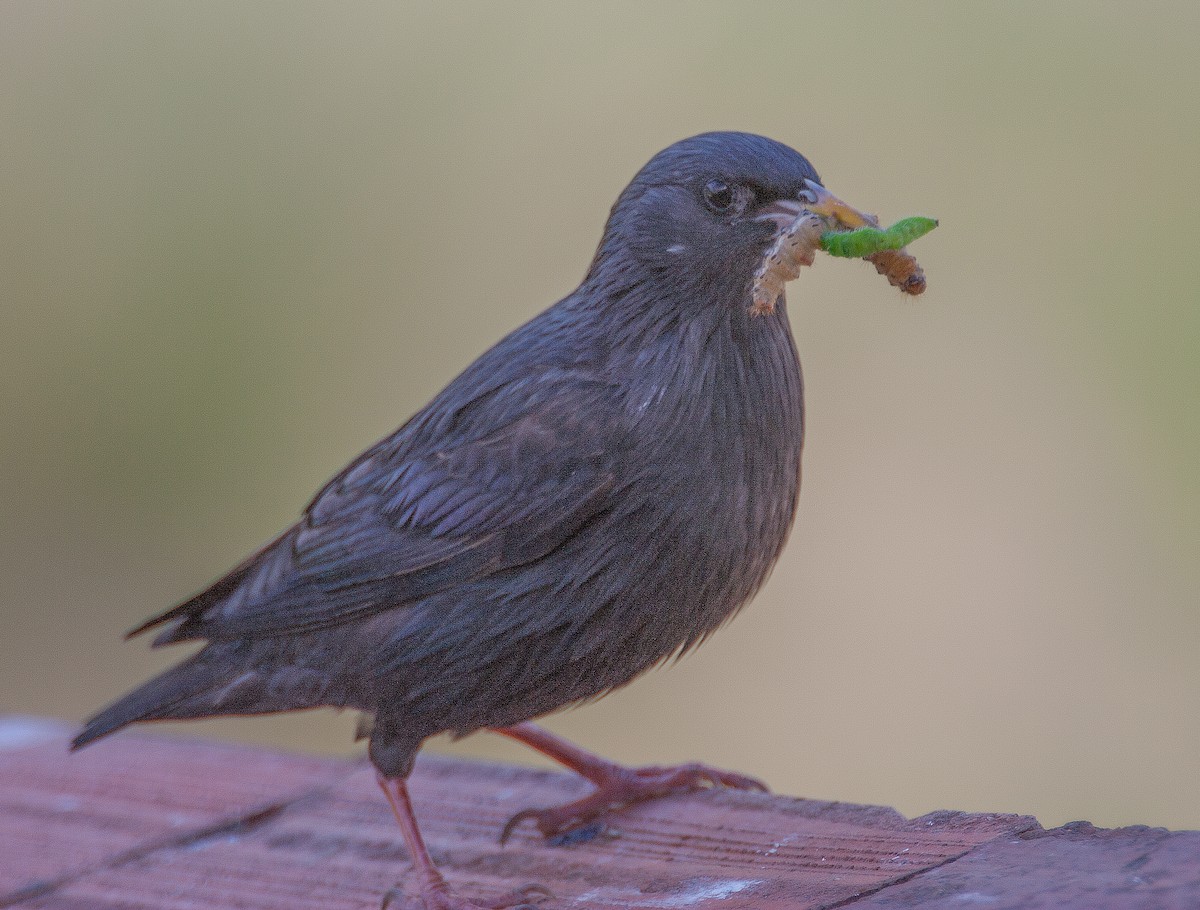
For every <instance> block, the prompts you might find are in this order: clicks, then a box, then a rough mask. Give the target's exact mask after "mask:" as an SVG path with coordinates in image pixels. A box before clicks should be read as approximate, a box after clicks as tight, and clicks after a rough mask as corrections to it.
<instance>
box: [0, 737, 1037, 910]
mask: <svg viewBox="0 0 1200 910" xmlns="http://www.w3.org/2000/svg"><path fill="white" fill-rule="evenodd" d="M65 739H66V737H65V735H63V733H61V732H60V733H59V734H58V735H54V736H49V737H47V738H44V739H42V740H39V741H37V742H34V743H29V744H26V745H25V746H24V747H23V748H20V749H15V750H9V751H7V752H4V753H0V807H3V810H2V811H0V814H2V815H3V816H5V818H6V822H5V824H4V825H3V826H0V856H2V857H3V859H2V860H0V870H2V871H0V881H2V882H4V883H5V885H4V890H5V891H6V892H7V895H8V897H7V898H0V906H20V907H22V908H45V910H67V908H83V907H87V908H94V910H109V908H111V910H116V908H121V910H132V908H147V910H149V908H164V910H191V908H201V907H203V908H206V910H207V908H226V907H227V908H261V910H274V908H280V907H288V908H289V910H305V908H314V910H316V908H318V907H319V908H323V910H339V908H346V910H350V908H375V907H378V903H379V898H380V896H381V895H382V894H383V892H384V891H386V890H387V889H388V888H389V887H390V886H391V885H392V884H393V883H394V882H395V881H396V880H397V879H399V878H402V877H403V875H404V873H405V872H406V871H407V869H408V860H407V857H406V855H405V853H404V849H403V846H402V844H401V842H400V839H399V836H398V832H397V830H396V827H395V825H394V823H393V821H392V819H391V817H390V814H389V811H388V809H387V807H386V804H385V803H384V801H383V799H382V796H381V795H380V793H379V792H378V789H377V787H376V785H375V782H374V779H373V774H372V773H371V771H370V769H369V768H366V767H364V766H362V765H352V764H350V763H345V762H338V761H333V760H323V759H313V758H310V757H304V756H293V755H282V754H280V753H276V752H270V751H266V750H258V749H249V748H245V747H239V746H229V745H215V744H211V743H199V742H195V741H185V740H171V739H168V738H164V737H156V736H148V735H146V734H139V733H126V734H122V735H121V736H118V737H116V738H114V739H113V740H111V741H109V742H107V743H103V744H101V745H98V746H96V747H95V748H94V749H92V750H88V751H85V752H83V753H81V754H80V755H78V756H72V757H68V756H67V755H66V752H65ZM334 784H336V786H334ZM411 789H412V793H413V797H414V802H415V805H416V809H417V813H418V815H419V817H420V820H421V824H422V827H423V829H424V831H425V834H426V836H427V838H428V840H429V845H430V849H431V851H432V853H433V855H434V858H435V860H436V861H437V862H438V863H439V864H440V865H441V867H442V869H443V871H444V872H445V873H446V874H447V877H448V878H449V879H450V880H451V881H452V883H454V884H455V885H457V886H458V887H460V888H461V889H462V890H463V891H464V892H465V893H467V894H469V895H476V896H485V895H489V894H497V893H502V892H506V891H509V890H511V889H512V888H514V887H517V886H520V885H523V884H526V883H528V882H531V881H536V882H540V883H541V884H544V885H546V886H547V887H548V888H549V889H550V890H551V891H552V892H553V893H554V895H555V897H554V899H553V901H551V902H548V903H547V904H546V905H544V906H547V907H560V906H561V907H567V906H570V907H575V908H580V910H631V908H648V910H650V908H666V910H670V908H688V907H706V906H720V907H722V908H726V910H747V908H756V910H770V908H776V907H787V908H816V907H826V906H829V905H831V904H836V903H841V902H845V901H848V900H851V899H853V898H854V897H856V896H859V895H864V894H869V893H871V892H873V891H877V890H878V889H880V888H883V887H885V886H887V885H889V884H891V883H895V882H899V881H903V880H904V879H906V878H908V877H911V876H913V875H914V874H916V873H919V872H921V871H923V870H928V869H932V868H935V867H937V866H939V865H941V864H943V863H945V862H947V861H948V860H951V859H954V858H956V857H960V856H963V855H965V854H966V853H968V852H969V851H971V850H972V849H973V848H975V847H977V846H978V845H981V844H987V843H989V842H992V841H995V840H996V839H997V838H1012V837H1013V836H1014V835H1017V834H1020V833H1022V832H1029V831H1034V830H1038V829H1037V824H1036V822H1035V821H1034V820H1033V819H1030V818H1028V817H1023V816H1013V815H966V814H963V813H953V812H947V813H937V814H934V815H930V816H925V817H923V818H920V819H915V820H912V821H908V820H905V819H904V818H902V817H901V816H900V815H898V814H897V813H896V812H894V811H892V810H890V809H882V808H877V807H863V806H851V805H844V804H837V803H822V802H816V801H811V800H798V799H790V798H783V797H772V796H768V795H765V794H755V793H735V792H730V791H707V792H703V793H696V794H688V795H680V796H675V797H671V798H667V799H663V800H660V801H657V802H654V803H650V804H646V805H643V806H638V807H634V808H633V809H631V810H629V811H626V812H624V813H620V814H618V815H616V816H614V817H613V818H612V819H611V820H610V821H609V822H608V824H607V825H606V826H601V827H598V828H596V829H593V830H592V831H591V832H590V835H591V836H590V838H586V837H584V838H576V839H575V840H574V841H573V842H572V843H570V844H568V845H563V846H553V845H550V844H547V843H546V842H544V841H543V840H542V839H541V838H540V836H537V835H536V834H535V833H534V832H532V831H530V830H526V829H521V830H519V831H518V832H517V833H516V834H515V835H514V837H513V839H512V840H511V841H510V842H509V844H508V846H507V847H501V846H500V845H499V844H498V843H497V842H496V837H497V834H498V833H499V831H500V829H501V827H502V826H503V823H504V821H505V820H506V819H507V818H508V817H509V816H510V815H512V814H513V813H515V812H517V811H518V810H520V809H522V808H525V807H527V806H531V805H534V806H541V805H551V804H554V803H556V802H560V801H564V800H568V799H571V798H574V797H577V796H579V795H581V794H582V793H584V792H586V790H587V785H586V784H585V783H584V782H582V781H580V780H579V779H577V778H575V777H572V776H569V775H563V774H554V773H548V772H542V771H533V770H525V769H517V768H512V767H508V766H499V765H489V764H475V763H466V762H458V761H451V760H448V759H442V758H436V757H431V758H426V759H424V760H423V761H421V762H420V764H419V767H418V770H417V772H416V773H415V774H414V778H413V781H412V787H411ZM10 809H11V810H14V811H12V813H11V814H10ZM31 832H36V835H35V836H32V837H31ZM26 840H28V841H29V845H23V842H25V841H26ZM47 881H51V882H52V883H53V884H50V885H47V884H39V883H45V882H47Z"/></svg>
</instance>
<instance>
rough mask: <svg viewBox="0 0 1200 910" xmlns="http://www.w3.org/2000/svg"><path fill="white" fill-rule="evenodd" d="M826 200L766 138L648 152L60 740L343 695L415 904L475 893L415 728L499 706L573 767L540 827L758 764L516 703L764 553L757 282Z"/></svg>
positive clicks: (779, 396)
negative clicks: (189, 645) (392, 825)
mask: <svg viewBox="0 0 1200 910" xmlns="http://www.w3.org/2000/svg"><path fill="white" fill-rule="evenodd" d="M831 200H832V201H831ZM836 206H837V203H836V200H835V199H833V197H830V196H829V195H828V194H826V193H825V191H824V190H823V188H822V187H821V186H820V179H819V178H818V176H817V172H816V171H815V170H814V169H813V167H812V165H811V164H809V162H808V161H807V160H806V159H805V158H804V157H803V156H801V155H800V154H798V153H797V152H795V151H793V150H792V149H790V148H788V147H787V146H784V145H781V144H780V143H778V142H775V141H773V140H770V139H766V138H763V137H761V136H754V135H749V134H745V133H707V134H704V135H700V136H695V137H693V138H691V139H686V140H683V141H681V142H678V143H676V144H675V145H672V146H670V147H669V148H667V149H666V150H664V151H662V152H660V153H659V154H658V155H656V156H655V157H654V158H653V159H651V160H650V162H649V163H648V164H647V165H646V166H645V167H644V168H642V170H641V171H640V172H639V173H638V174H637V176H636V177H634V179H633V182H632V183H630V184H629V186H628V187H626V189H625V190H624V191H623V192H622V193H621V195H620V197H619V198H618V199H617V201H616V204H615V205H614V206H613V209H612V212H611V214H610V216H609V219H608V223H607V225H606V227H605V230H604V236H603V238H602V240H601V242H600V246H599V249H598V250H597V251H596V255H595V258H594V259H593V260H592V264H591V267H590V268H589V269H588V271H587V274H586V276H585V277H584V279H583V282H582V283H581V284H580V285H579V287H578V289H576V290H575V291H574V292H573V293H571V294H570V295H568V296H567V297H565V298H564V299H563V300H561V301H559V302H558V303H556V304H555V305H554V306H552V307H550V308H549V309H548V310H546V311H545V312H543V313H542V314H541V315H539V316H536V317H535V318H533V319H532V320H531V321H529V322H527V323H526V324H525V325H523V326H521V327H520V328H518V329H516V330H515V331H514V332H512V333H511V334H510V335H508V336H507V337H506V338H504V339H503V340H502V341H500V342H499V343H498V344H496V346H495V347H493V348H492V349H491V350H489V351H487V352H486V353H485V354H483V356H481V357H480V358H479V359H478V360H476V361H475V362H474V363H473V364H471V365H470V366H469V367H467V369H466V370H465V371H464V372H463V373H462V374H460V375H459V376H458V377H457V378H456V379H455V380H454V381H453V382H451V383H450V384H449V385H448V386H447V387H446V388H445V389H444V390H443V391H442V392H441V393H440V394H438V395H437V396H436V397H435V398H434V399H433V400H432V401H431V402H430V403H429V404H428V405H426V406H425V407H424V408H423V409H422V410H420V411H419V412H418V413H417V414H416V415H414V416H413V417H412V418H411V419H410V420H409V421H408V422H407V423H405V424H404V426H402V427H401V428H400V429H399V430H397V431H396V432H395V433H394V434H392V435H391V436H389V437H387V438H386V439H384V440H382V441H380V442H378V443H377V444H375V445H374V446H372V447H371V448H369V449H368V450H367V451H366V452H364V453H363V454H362V455H360V456H359V457H358V458H356V459H355V460H354V461H353V462H352V463H351V464H350V465H349V466H348V467H346V468H345V470H343V471H342V472H341V473H339V474H338V475H337V476H336V477H334V478H333V479H332V480H331V481H329V483H328V484H326V486H325V488H324V489H322V490H321V491H320V492H319V493H318V494H317V496H316V497H315V498H314V499H313V500H312V502H311V503H310V504H309V506H308V507H307V508H306V509H305V510H304V514H303V517H302V518H301V519H300V521H299V522H298V523H296V524H295V525H294V526H292V527H290V528H288V529H287V530H286V531H284V532H283V533H282V534H281V535H280V536H279V537H278V538H276V539H275V540H274V541H272V542H271V543H269V544H267V545H266V546H265V547H263V549H261V550H260V551H259V552H257V553H255V554H254V555H253V556H251V557H250V558H248V559H247V560H246V561H245V562H243V563H242V564H241V565H239V566H237V567H236V568H235V569H233V571H231V572H230V573H229V574H228V575H226V576H225V577H224V578H222V579H221V580H220V581H217V582H216V583H215V584H213V585H212V586H211V587H210V588H208V589H207V590H205V591H203V592H202V593H200V594H198V595H196V596H195V597H193V598H191V599H190V600H188V601H186V602H185V603H182V604H180V605H179V606H177V607H175V608H174V609H172V610H169V611H167V612H166V613H163V614H162V615H161V616H157V617H155V618H154V619H151V620H150V621H148V622H147V623H145V624H144V625H142V626H140V627H139V628H137V629H135V630H134V631H133V632H131V633H130V634H131V635H133V634H136V633H138V632H142V631H145V630H147V629H151V628H156V627H160V626H161V627H163V628H162V631H160V632H159V634H158V637H157V638H156V639H155V640H154V644H155V645H165V644H173V643H175V642H188V641H194V640H202V641H204V642H206V644H205V645H204V647H203V649H202V650H200V651H199V652H198V653H197V654H195V655H194V656H193V657H191V658H189V659H187V660H185V661H183V662H182V663H180V664H178V665H177V666H175V667H173V668H171V669H169V670H167V671H166V672H164V673H163V674H162V675H160V676H158V677H156V678H154V679H152V680H150V681H149V682H147V683H145V684H144V685H143V686H141V687H140V688H138V689H135V690H134V691H133V692H131V693H129V694H128V695H126V696H125V697H124V698H122V699H120V700H119V701H117V702H116V703H115V704H113V705H111V706H110V707H108V708H105V709H104V710H103V711H101V712H100V713H99V714H97V715H96V716H95V717H93V718H92V719H91V720H89V721H88V722H87V725H86V726H85V727H84V728H83V730H82V732H80V734H79V735H78V736H77V737H76V738H75V742H74V746H75V748H79V747H81V746H84V745H87V744H88V743H90V742H92V741H93V740H96V739H98V738H100V737H102V736H105V735H107V734H109V733H112V732H113V731H115V730H117V729H119V728H121V727H124V726H125V725H127V724H131V723H135V722H141V721H156V720H167V719H180V718H197V717H212V716H215V715H247V714H261V713H269V712H274V711H290V710H295V709H300V708H312V707H316V706H333V707H338V708H355V709H358V710H360V711H362V712H364V713H365V714H366V715H368V716H369V717H370V718H372V724H371V728H370V758H371V761H372V762H373V763H374V765H375V768H376V769H377V771H378V774H379V780H380V784H381V785H382V787H383V788H384V791H385V793H386V794H387V796H388V799H389V800H390V802H391V804H392V808H393V809H394V811H395V814H396V817H397V819H398V821H399V823H400V826H401V830H402V833H403V836H404V838H405V841H406V844H407V846H408V849H409V852H410V854H411V855H412V859H413V864H414V869H415V871H416V874H417V875H418V876H419V880H420V889H421V900H422V901H423V902H424V906H425V907H427V908H431V910H433V908H436V910H446V908H454V910H459V908H467V907H475V906H478V905H477V904H473V903H470V902H469V901H467V900H466V899H464V898H462V897H461V896H459V895H457V894H456V893H455V892H453V891H452V890H451V889H450V888H449V886H448V885H447V883H446V881H445V880H444V879H443V877H442V876H441V874H440V873H439V872H438V870H437V868H436V867H435V865H434V864H433V862H432V860H431V859H430V857H429V854H428V852H427V851H426V849H425V846H424V843H423V842H422V839H421V835H420V832H419V831H418V828H417V823H416V820H415V818H414V816H413V813H412V809H411V806H410V804H409V800H408V792H407V789H406V784H405V779H406V777H407V776H408V774H409V772H410V771H411V770H412V767H413V759H414V756H415V755H416V753H417V750H418V749H419V748H420V746H421V743H422V742H423V741H424V740H425V739H426V738H427V737H430V736H433V735H434V734H437V733H441V732H443V731H450V732H451V733H453V734H457V735H465V734H468V733H471V732H473V731H475V730H480V729H491V730H493V731H496V732H499V733H502V734H504V735H506V736H510V737H512V738H514V739H517V740H520V741H523V742H525V743H527V744H529V745H531V746H533V747H534V748H535V749H538V750H539V751H541V752H543V753H545V754H547V755H549V756H551V757H552V758H555V759H557V760H558V761H560V762H562V763H563V764H565V765H567V766H568V767H570V768H573V769H574V770H576V771H578V772H579V773H581V774H582V775H584V776H585V777H586V778H588V779H589V780H590V781H592V782H593V783H594V784H595V785H596V791H595V792H594V793H593V794H592V795H591V796H589V797H586V798H585V799H583V800H580V801H578V802H576V803H572V804H570V805H568V806H564V807H558V808H555V809H540V810H528V811H526V812H523V813H520V814H519V815H518V816H516V817H515V818H514V820H513V822H510V826H509V827H510V828H511V826H512V824H515V823H517V822H520V821H522V820H524V819H532V820H533V821H535V822H536V823H537V824H538V826H539V827H540V828H541V830H542V832H543V833H545V834H547V835H551V834H555V833H561V832H563V831H566V830H569V829H571V828H573V827H576V826H578V825H580V824H581V823H583V822H585V821H587V820H589V819H591V818H594V817H596V816H597V815H599V814H600V813H602V812H604V811H607V809H609V808H611V807H612V806H613V805H617V804H627V803H630V802H634V801H636V800H639V799H645V798H649V797H652V796H656V795H660V794H663V793H666V792H669V791H671V790H674V789H679V788H684V787H694V786H710V785H717V786H722V785H723V786H734V787H757V786H761V785H760V784H758V783H757V782H756V781H753V780H752V779H750V778H747V777H743V776H741V775H737V774H731V773H728V772H724V771H719V770H716V769H713V768H709V767H706V766H702V765H689V766H684V767H682V768H641V769H632V768H623V767H621V766H618V765H614V764H612V763H610V762H607V761H605V760H603V759H600V758H598V757H596V756H594V755H591V754H590V753H587V752H585V751H583V750H582V749H579V748H578V747H576V746H573V745H571V744H570V743H567V742H565V741H563V740H560V739H558V738H557V737H555V736H553V735H552V734H550V733H549V732H547V731H545V730H542V729H541V728H539V727H537V726H535V725H533V724H532V723H529V721H530V719H531V718H536V717H540V716H542V715H544V714H547V713H549V712H551V711H555V710H557V709H559V708H562V707H564V706H566V705H570V704H573V703H577V702H581V701H583V700H586V699H592V698H596V697H597V696H600V695H603V694H604V693H606V692H610V691H612V690H613V689H616V688H618V687H619V686H623V685H625V684H626V683H628V682H629V681H630V680H632V679H633V678H634V677H636V676H638V675H639V674H640V673H643V672H645V671H646V670H648V669H650V668H651V667H653V666H655V665H656V664H660V663H662V662H663V661H665V660H667V659H668V658H670V657H672V656H673V655H677V654H680V653H682V652H685V651H688V650H689V649H691V648H693V647H694V646H696V645H697V644H699V643H700V642H702V641H703V640H704V639H705V638H707V637H708V636H709V635H710V634H711V633H712V632H713V631H714V630H715V629H716V628H717V627H718V626H720V625H721V624H722V623H723V622H725V621H726V620H727V619H729V618H730V616H732V615H733V614H734V613H735V612H737V610H738V609H739V608H740V607H741V606H742V605H743V604H745V603H746V602H747V601H748V600H749V599H750V598H751V597H752V596H753V594H754V593H755V591H757V590H758V588H759V587H760V586H761V585H762V583H763V582H764V581H765V579H766V578H767V575H768V573H769V572H770V570H771V567H772V565H773V564H774V562H775V560H776V559H777V558H778V556H779V554H780V551H781V550H782V549H783V546H784V542H785V540H786V538H787V536H788V530H789V528H790V527H791V524H792V517H793V515H794V513H795V510H796V501H797V495H798V492H799V487H800V449H801V443H802V441H803V437H804V412H803V404H802V397H801V396H802V390H801V378H800V364H799V361H798V359H797V356H796V347H795V344H794V343H793V341H792V334H791V331H790V328H789V325H788V320H787V317H786V311H785V302H784V299H783V296H782V293H780V294H779V296H778V299H777V300H776V301H775V302H774V303H773V304H772V303H771V301H767V303H768V304H769V305H767V306H763V305H761V304H759V305H755V301H754V294H753V292H752V284H753V283H754V281H755V280H756V278H755V276H756V272H758V274H759V275H760V276H761V274H762V273H761V270H760V266H761V265H762V264H763V263H764V261H765V259H764V257H765V256H766V255H767V253H768V251H769V250H770V249H771V248H772V246H773V245H774V244H776V243H777V241H779V240H780V239H781V237H782V235H784V234H785V233H786V232H787V231H788V230H789V226H790V225H793V224H794V223H795V222H796V219H797V218H798V217H799V216H801V215H802V214H803V213H804V212H806V211H812V212H819V213H822V214H824V215H833V214H835V209H836ZM859 223H861V222H859ZM808 261H811V257H810V258H809V260H808ZM785 277H794V274H790V275H786V276H785ZM779 287H780V288H782V282H779Z"/></svg>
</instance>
